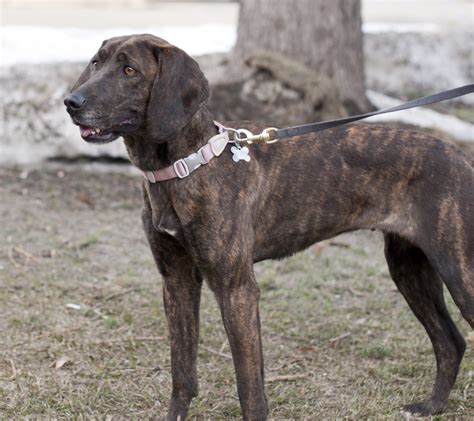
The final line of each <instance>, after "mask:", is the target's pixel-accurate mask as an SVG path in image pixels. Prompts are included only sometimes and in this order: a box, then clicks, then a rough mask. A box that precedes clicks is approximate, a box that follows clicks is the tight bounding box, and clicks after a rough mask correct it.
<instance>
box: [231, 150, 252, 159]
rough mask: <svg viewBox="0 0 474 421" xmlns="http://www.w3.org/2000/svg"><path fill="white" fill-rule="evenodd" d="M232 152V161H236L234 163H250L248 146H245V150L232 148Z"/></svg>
mask: <svg viewBox="0 0 474 421" xmlns="http://www.w3.org/2000/svg"><path fill="white" fill-rule="evenodd" d="M230 151H231V152H232V159H233V160H234V162H239V161H245V162H250V155H249V148H247V146H244V147H243V148H238V147H237V146H232V148H230Z"/></svg>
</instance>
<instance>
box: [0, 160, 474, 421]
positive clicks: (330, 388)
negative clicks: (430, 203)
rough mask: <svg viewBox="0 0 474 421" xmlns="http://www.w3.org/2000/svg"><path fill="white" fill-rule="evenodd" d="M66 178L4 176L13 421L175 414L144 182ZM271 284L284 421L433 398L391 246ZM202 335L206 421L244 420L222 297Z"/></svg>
mask: <svg viewBox="0 0 474 421" xmlns="http://www.w3.org/2000/svg"><path fill="white" fill-rule="evenodd" d="M62 170H63V172H64V173H65V175H64V177H58V176H57V173H56V171H53V170H42V171H41V172H39V171H37V172H33V173H30V175H29V176H28V177H27V178H26V179H24V178H22V177H20V171H17V170H5V169H3V170H0V178H1V179H2V183H1V184H0V198H1V200H0V215H1V224H0V238H2V239H3V241H2V242H1V245H0V307H1V309H2V313H1V316H0V330H1V332H2V336H1V337H0V418H2V419H6V418H26V417H29V418H55V419H71V418H75V419H76V418H77V419H90V418H100V419H105V418H107V417H108V419H123V418H125V419H143V418H155V417H159V416H163V415H165V413H166V408H167V405H168V399H169V396H170V387H171V378H170V359H169V348H168V339H167V326H166V321H165V316H164V311H163V305H162V301H161V279H160V277H159V276H158V273H157V270H156V268H155V266H154V263H153V260H152V257H151V254H150V252H149V251H148V247H147V245H146V242H145V239H144V235H143V234H142V231H141V225H140V206H141V204H140V200H141V199H140V192H139V185H140V181H139V180H138V179H137V178H133V177H128V176H125V175H121V174H115V175H110V174H87V173H84V172H81V171H78V170H69V169H67V168H66V169H64V168H63V169H62ZM255 270H256V274H257V279H258V280H259V285H260V288H261V290H262V298H261V305H260V307H261V319H262V326H263V328H262V331H263V345H264V356H265V365H266V379H267V393H268V397H269V401H270V411H271V417H272V418H273V419H290V418H291V419H303V418H304V419H341V418H344V417H347V418H349V419H369V418H370V419H383V418H387V419H399V418H400V417H399V415H398V412H397V408H398V407H399V406H400V405H402V404H403V403H409V402H412V401H416V400H419V399H423V398H424V397H426V396H427V395H429V393H430V392H431V386H432V382H433V376H434V372H435V371H434V356H433V353H432V349H431V345H430V342H429V339H428V337H427V335H426V334H425V332H424V331H423V329H422V327H421V326H420V325H419V323H418V322H417V321H416V319H415V317H414V316H413V315H412V313H411V312H410V311H409V309H408V307H407V305H406V303H405V302H404V300H403V299H402V298H401V296H400V294H399V293H398V292H397V291H396V289H395V286H394V284H393V283H392V281H391V280H390V277H389V274H388V270H387V268H386V264H385V262H384V259H383V253H382V240H381V238H380V236H379V235H377V234H376V233H365V232H361V233H355V234H346V235H343V236H340V237H338V239H337V241H336V242H325V243H323V244H322V245H320V246H319V247H313V248H310V249H309V250H307V251H305V252H303V253H300V254H297V255H295V256H293V257H292V258H290V259H285V260H283V261H276V262H263V263H261V264H258V265H256V268H255ZM448 301H449V306H450V308H451V311H452V314H453V318H454V320H455V321H456V323H457V324H458V326H459V327H460V329H461V330H462V332H463V333H464V334H465V335H466V336H468V335H470V336H469V338H470V340H469V341H468V350H467V352H466V355H465V358H464V361H463V365H462V367H461V371H460V373H459V376H458V380H457V382H456V385H455V387H454V389H453V392H452V394H451V398H450V401H449V404H448V406H447V408H446V410H445V412H444V414H443V415H441V416H439V417H436V419H453V418H455V417H457V418H459V419H460V418H461V417H464V419H469V418H470V417H474V402H473V400H474V399H473V395H474V390H473V384H474V381H473V378H472V376H473V373H474V350H473V343H474V342H473V335H472V332H470V329H469V328H468V325H467V323H465V322H464V321H463V320H462V318H461V317H460V315H459V312H458V310H457V308H456V307H455V306H454V305H453V304H452V302H451V300H450V299H449V300H448ZM71 304H73V305H72V306H71ZM201 326H202V327H201V339H200V345H201V346H200V350H199V366H198V371H199V378H200V394H199V397H198V398H197V399H195V400H194V401H193V403H192V407H191V410H190V416H191V417H193V418H194V417H196V418H199V419H224V418H238V417H240V408H239V402H238V399H237V393H236V386H235V381H234V373H233V367H232V362H231V360H230V359H229V358H227V357H226V355H227V354H229V353H230V351H229V347H228V344H227V341H226V337H225V332H224V329H223V327H222V323H221V321H220V316H219V311H218V308H217V305H216V303H215V300H214V298H213V296H212V294H211V293H210V292H209V290H208V289H207V288H205V289H204V291H203V300H202V310H201ZM61 364H62V365H61ZM55 366H56V367H58V368H55ZM59 366H60V367H59Z"/></svg>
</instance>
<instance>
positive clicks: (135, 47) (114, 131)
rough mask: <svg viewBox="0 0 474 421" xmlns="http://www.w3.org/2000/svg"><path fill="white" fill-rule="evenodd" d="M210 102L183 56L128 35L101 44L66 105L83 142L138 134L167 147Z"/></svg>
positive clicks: (194, 66) (202, 81)
mask: <svg viewBox="0 0 474 421" xmlns="http://www.w3.org/2000/svg"><path fill="white" fill-rule="evenodd" d="M208 98H209V85H208V82H207V80H206V78H205V77H204V75H203V73H202V72H201V70H200V69H199V66H198V64H197V63H196V62H195V61H194V60H193V59H192V58H191V57H189V56H188V55H187V54H186V53H185V52H184V51H182V50H180V49H179V48H177V47H175V46H173V45H171V44H169V43H168V42H166V41H165V40H163V39H161V38H158V37H155V36H152V35H131V36H123V37H117V38H111V39H109V40H107V41H104V42H103V43H102V46H101V47H100V49H99V51H98V52H97V53H96V54H95V55H94V57H92V59H91V61H90V63H89V64H88V65H87V67H86V68H85V69H84V71H83V72H82V74H81V76H80V77H79V79H78V80H77V82H76V83H75V84H74V86H73V88H72V89H71V92H70V94H69V95H68V96H67V97H66V98H65V99H64V104H65V105H66V107H67V111H68V113H69V114H70V115H71V117H72V120H73V122H74V123H75V124H77V125H78V126H79V129H80V132H81V136H82V138H83V139H84V140H86V141H87V142H91V143H108V142H111V141H113V140H115V139H117V138H118V137H119V136H126V135H129V136H133V135H137V134H141V135H145V136H146V137H148V138H150V139H152V140H154V141H157V142H165V141H167V139H169V138H170V137H171V136H172V135H173V134H175V133H176V132H177V131H178V130H180V129H181V128H183V127H184V126H185V125H186V124H187V123H188V121H189V120H190V119H191V117H192V116H193V115H194V114H195V113H196V112H197V111H198V109H199V108H200V107H201V106H202V105H203V104H204V103H205V102H206V101H207V99H208Z"/></svg>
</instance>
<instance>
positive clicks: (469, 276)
mask: <svg viewBox="0 0 474 421" xmlns="http://www.w3.org/2000/svg"><path fill="white" fill-rule="evenodd" d="M435 258H436V257H435ZM472 260H474V259H472ZM435 261H436V262H437V263H438V262H441V263H439V264H438V265H439V267H437V270H438V272H439V273H440V274H441V277H442V278H443V281H444V283H445V285H446V287H447V288H448V290H449V293H450V294H451V296H452V297H453V300H454V302H455V303H456V305H457V306H458V307H459V310H460V311H461V314H462V316H463V317H464V319H466V321H467V322H468V323H469V325H470V326H471V328H473V329H474V271H473V269H471V268H472V266H473V265H474V262H472V263H471V265H470V267H468V265H467V264H464V265H460V264H459V261H462V259H460V258H454V257H452V256H446V255H442V254H441V253H440V256H439V257H438V259H436V260H435Z"/></svg>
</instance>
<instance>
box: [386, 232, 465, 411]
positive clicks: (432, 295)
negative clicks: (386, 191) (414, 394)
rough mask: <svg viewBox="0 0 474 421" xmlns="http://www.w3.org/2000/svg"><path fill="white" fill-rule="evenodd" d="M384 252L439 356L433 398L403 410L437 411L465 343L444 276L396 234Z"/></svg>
mask: <svg viewBox="0 0 474 421" xmlns="http://www.w3.org/2000/svg"><path fill="white" fill-rule="evenodd" d="M385 256H386V259H387V262H388V267H389V270H390V274H391V275H392V278H393V280H394V281H395V283H396V285H397V287H398V289H399V291H400V292H401V293H402V295H403V296H404V297H405V299H406V301H407V303H408V305H409V306H410V308H411V309H412V311H413V313H414V314H415V316H416V317H417V318H418V320H419V321H420V322H421V324H422V325H423V326H424V328H425V329H426V332H427V333H428V335H429V337H430V339H431V342H432V344H433V348H434V352H435V356H436V366H437V372H436V381H435V384H434V387H433V391H432V394H431V397H430V399H429V400H427V401H426V402H421V403H416V404H412V405H408V406H405V407H403V408H402V412H404V413H405V414H410V415H415V414H418V415H422V416H426V415H432V414H436V413H438V412H439V411H440V410H441V409H442V408H443V406H444V405H445V403H446V401H447V400H448V396H449V393H450V391H451V388H452V386H453V385H454V382H455V380H456V376H457V374H458V370H459V365H460V363H461V359H462V357H463V354H464V351H465V348H466V343H465V341H464V339H463V337H462V336H461V334H460V333H459V331H458V329H457V328H456V325H455V324H454V322H453V321H452V319H451V317H450V315H449V313H448V310H447V308H446V304H445V302H444V297H443V282H442V279H441V277H440V276H439V275H438V273H437V272H436V271H435V270H434V269H433V267H432V265H431V264H430V262H429V261H428V258H427V257H426V255H425V254H424V253H423V251H422V250H421V249H420V248H418V247H416V246H414V245H413V244H411V243H410V242H409V241H407V240H405V239H403V238H401V237H399V236H397V235H395V234H386V235H385Z"/></svg>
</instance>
